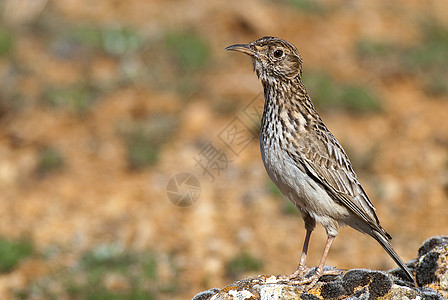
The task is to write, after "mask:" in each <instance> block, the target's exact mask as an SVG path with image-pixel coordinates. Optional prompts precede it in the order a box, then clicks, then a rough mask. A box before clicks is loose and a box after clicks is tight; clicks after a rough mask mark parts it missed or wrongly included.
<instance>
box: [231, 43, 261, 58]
mask: <svg viewBox="0 0 448 300" xmlns="http://www.w3.org/2000/svg"><path fill="white" fill-rule="evenodd" d="M224 50H226V51H228V50H232V51H238V52H241V53H245V54H248V55H250V56H253V57H257V53H256V52H255V51H254V50H252V49H251V48H250V47H249V44H236V45H232V46H229V47H227V48H226V49H224Z"/></svg>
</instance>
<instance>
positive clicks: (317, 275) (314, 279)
mask: <svg viewBox="0 0 448 300" xmlns="http://www.w3.org/2000/svg"><path fill="white" fill-rule="evenodd" d="M334 238H335V236H328V237H327V242H326V243H325V248H324V253H323V254H322V258H321V259H320V262H319V266H318V267H317V270H316V273H314V275H313V276H311V278H310V280H311V283H310V284H309V285H308V286H307V287H306V289H307V290H308V289H310V288H312V287H313V286H314V285H315V284H316V282H317V281H318V280H319V278H320V277H321V276H322V275H323V271H324V266H325V261H326V260H327V255H328V252H329V251H330V248H331V244H332V243H333V241H334Z"/></svg>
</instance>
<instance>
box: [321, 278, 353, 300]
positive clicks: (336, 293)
mask: <svg viewBox="0 0 448 300" xmlns="http://www.w3.org/2000/svg"><path fill="white" fill-rule="evenodd" d="M320 292H321V296H322V297H323V298H324V299H332V298H338V297H340V296H344V295H347V290H346V289H345V288H344V285H343V282H342V281H340V280H338V281H332V282H328V283H325V284H324V285H323V286H322V288H321V290H320Z"/></svg>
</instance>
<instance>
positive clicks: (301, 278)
mask: <svg viewBox="0 0 448 300" xmlns="http://www.w3.org/2000/svg"><path fill="white" fill-rule="evenodd" d="M305 268H306V267H305ZM340 272H341V270H338V269H326V268H323V269H319V268H312V269H310V268H306V271H305V272H303V273H302V274H301V275H300V270H299V269H298V270H297V271H296V272H294V273H292V274H291V275H289V276H285V279H287V280H289V283H290V284H295V285H306V287H305V290H306V291H307V290H309V289H311V288H312V287H313V286H314V285H315V284H316V283H317V282H318V281H319V279H320V278H321V277H322V276H324V275H339V274H340ZM294 275H295V276H294ZM294 279H297V280H294Z"/></svg>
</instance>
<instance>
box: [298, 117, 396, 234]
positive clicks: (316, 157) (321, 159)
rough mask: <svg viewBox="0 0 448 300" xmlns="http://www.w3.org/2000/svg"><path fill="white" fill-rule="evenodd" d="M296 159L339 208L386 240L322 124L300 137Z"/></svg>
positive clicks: (345, 160) (345, 158) (339, 148)
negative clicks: (348, 211)
mask: <svg viewBox="0 0 448 300" xmlns="http://www.w3.org/2000/svg"><path fill="white" fill-rule="evenodd" d="M299 148H300V151H299V157H300V160H301V161H302V163H303V164H304V165H305V167H306V170H307V171H308V173H309V175H310V176H312V177H314V179H315V180H317V181H318V182H320V183H321V184H322V185H323V186H324V187H325V188H326V189H327V190H328V192H329V193H330V195H332V196H333V198H334V199H335V200H336V201H338V202H339V203H340V204H342V205H344V206H346V207H347V208H348V209H350V210H351V211H352V212H353V213H355V214H356V215H357V216H358V217H360V218H361V219H362V220H364V221H365V222H366V223H368V224H370V225H371V226H372V227H373V228H374V229H375V230H377V231H378V232H380V233H382V234H385V236H387V237H390V236H389V234H387V232H386V231H385V230H384V229H383V228H382V227H381V226H380V224H379V220H378V217H377V216H376V213H375V208H374V207H373V205H372V203H371V202H370V200H369V198H368V197H367V194H366V193H365V191H364V189H363V188H362V186H361V184H360V182H359V180H358V178H357V176H356V174H355V172H354V171H353V168H352V166H351V163H350V160H349V159H348V156H347V155H346V154H345V151H344V149H343V148H342V146H341V145H340V144H339V142H338V141H337V140H336V138H335V137H334V136H333V134H332V133H331V132H330V131H329V130H328V129H327V128H326V127H325V125H324V124H323V123H320V124H317V125H315V128H314V134H312V135H308V136H305V137H302V138H301V139H300V142H299Z"/></svg>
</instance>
